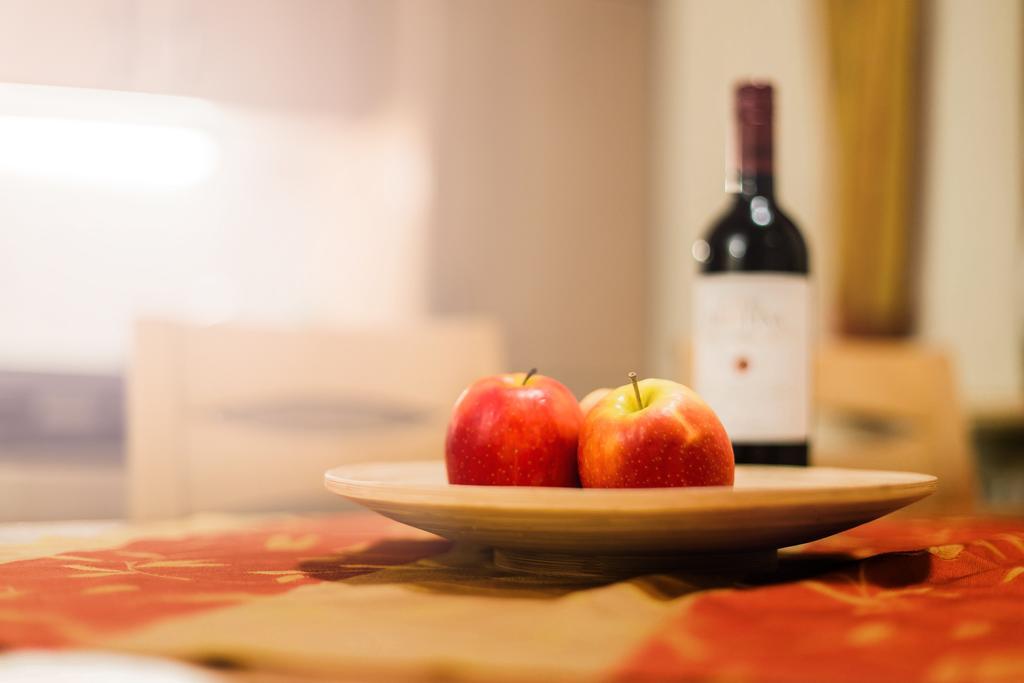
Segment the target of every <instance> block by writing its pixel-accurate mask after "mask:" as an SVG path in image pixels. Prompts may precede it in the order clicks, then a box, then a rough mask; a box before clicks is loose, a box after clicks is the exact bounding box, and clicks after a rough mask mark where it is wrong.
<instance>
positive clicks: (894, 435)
mask: <svg viewBox="0 0 1024 683" xmlns="http://www.w3.org/2000/svg"><path fill="white" fill-rule="evenodd" d="M680 354H681V355H680V358H681V361H682V363H681V366H680V367H682V368H684V369H685V372H684V376H686V377H689V367H690V365H689V364H690V352H689V345H686V347H685V348H683V349H682V350H681V352H680ZM814 412H815V415H814V421H813V424H814V433H813V434H812V437H811V459H812V462H813V464H815V465H823V466H832V467H856V468H865V469H891V470H908V471H917V472H926V473H929V474H934V475H936V476H938V477H939V489H938V491H937V492H936V493H935V494H934V495H932V496H930V497H929V498H927V499H925V500H924V501H921V502H920V503H916V504H915V505H914V506H913V508H912V509H911V511H912V512H943V513H962V512H969V511H970V510H972V509H973V508H974V507H975V505H976V501H977V496H978V491H977V488H976V466H975V463H974V456H973V451H972V449H971V447H970V441H969V437H968V428H967V420H966V416H965V413H964V410H963V406H962V404H961V402H960V397H959V393H958V391H957V387H956V381H955V378H954V374H953V367H952V363H951V362H950V360H949V357H948V356H947V354H945V353H944V352H943V351H941V350H938V349H935V348H930V347H928V346H925V345H922V344H918V343H914V342H890V341H832V342H829V343H825V344H823V345H822V346H821V347H820V348H819V349H818V354H817V358H816V361H815V406H814Z"/></svg>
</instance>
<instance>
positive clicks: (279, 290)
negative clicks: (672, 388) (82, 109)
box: [0, 0, 650, 394]
mask: <svg viewBox="0 0 1024 683" xmlns="http://www.w3.org/2000/svg"><path fill="white" fill-rule="evenodd" d="M649 19H650V6H649V5H648V4H647V3H644V2H593V1H591V0H560V1H559V2H555V3H552V2H547V1H545V0H529V1H525V2H524V1H522V0H492V1H489V2H475V1H466V0H404V1H402V0H336V1H334V0H332V1H331V2H322V1H314V0H268V1H267V2H259V3H252V2H246V1H244V0H224V1H223V2H216V3H208V2H203V1H202V0H82V1H81V2H75V3H71V4H70V5H69V4H68V3H67V2H62V1H61V0H41V1H38V2H36V1H29V0H8V1H7V2H0V82H3V81H13V82H21V83H30V84H44V85H50V86H52V85H58V86H74V87H84V88H102V89H112V90H115V91H123V90H127V91H134V92H135V93H150V92H155V93H162V94H171V95H178V96H186V97H188V98H195V99H194V100H189V101H190V102H198V103H200V104H204V103H205V104H208V105H210V106H209V107H206V108H203V111H204V112H206V113H205V114H203V115H202V116H198V117H192V118H189V119H188V120H185V121H181V122H180V123H183V124H185V125H189V126H193V127H197V128H199V129H202V130H203V131H204V132H205V133H206V134H208V135H210V136H211V137H212V139H214V140H215V142H216V143H217V144H218V145H219V151H220V164H219V166H218V167H217V169H216V170H215V172H214V174H213V175H212V176H211V178H210V179H209V180H208V181H207V182H205V183H204V184H202V185H200V186H195V187H191V188H188V189H186V190H182V191H175V192H172V193H148V194H146V193H142V194H140V193H137V192H126V191H123V190H121V189H119V188H104V189H103V190H102V191H100V192H95V191H89V192H83V191H79V188H68V187H66V186H62V185H60V184H59V183H54V182H50V181H45V180H44V181H37V180H25V179H23V178H12V177H7V176H4V175H3V173H2V170H0V182H3V183H4V184H5V186H6V187H8V188H17V191H16V192H9V193H4V195H3V196H2V197H0V206H2V207H3V208H5V209H6V216H7V217H8V218H7V219H5V221H4V222H3V224H0V243H5V244H6V245H7V246H8V249H7V253H8V254H13V255H14V257H15V258H16V262H17V264H21V265H20V266H18V267H12V268H9V269H8V281H7V283H8V284H11V282H12V280H11V279H10V278H12V277H14V278H15V280H16V282H14V284H16V285H17V289H18V290H20V291H18V292H17V293H15V289H16V288H14V287H7V288H6V290H0V317H2V319H4V320H5V323H6V324H8V325H9V326H13V327H14V328H15V329H17V330H20V332H19V333H18V334H15V335H8V336H7V337H5V338H4V339H2V340H0V365H3V364H6V365H8V366H11V365H17V366H21V367H24V366H31V367H44V368H45V367H53V366H62V367H79V368H80V367H112V366H116V365H118V364H119V362H120V359H121V358H122V356H123V348H124V344H125V337H126V334H127V329H128V325H127V323H128V321H129V320H130V319H131V317H132V316H133V315H134V314H135V313H137V312H144V311H150V312H152V311H153V310H154V309H156V310H158V311H161V312H171V313H175V314H180V315H191V316H196V315H197V316H199V317H201V318H204V319H209V318H214V319H219V318H236V317H241V318H244V319H254V318H255V319H270V320H274V321H309V320H312V321H317V322H324V321H326V322H333V323H338V324H342V325H344V324H363V323H366V322H371V323H381V322H383V323H390V322H395V321H401V320H408V319H415V318H417V317H422V316H424V315H429V314H433V313H478V314H487V315H493V316H496V317H497V318H498V319H499V320H500V321H501V322H502V323H503V325H504V328H505V330H506V333H507V336H508V340H509V353H510V361H511V365H512V367H515V368H529V367H531V366H539V367H540V368H541V371H542V372H546V373H549V374H552V375H555V376H558V377H560V378H563V379H564V380H565V381H566V382H567V383H568V384H569V385H570V386H571V387H572V388H573V389H574V390H576V391H577V392H579V393H581V394H582V393H585V392H586V391H588V390H589V389H590V388H592V387H593V386H595V385H598V384H610V383H618V382H621V381H622V380H623V378H624V377H625V373H626V372H627V371H628V370H630V369H633V368H636V369H640V370H642V369H643V368H642V364H643V351H644V339H645V337H644V334H645V330H646V327H647V305H646V302H647V291H648V280H647V278H646V277H645V272H646V263H647V259H648V246H647V245H648V221H647V199H648V195H647V187H648V177H649V165H648V146H647V140H648V133H649V130H648V114H649V109H648V101H649V87H650V83H649V73H648V62H649V56H650V55H649V52H648V38H649V27H648V24H649ZM105 92H107V91H87V92H86V94H85V95H82V97H85V98H86V99H89V98H90V97H91V98H93V99H95V100H98V101H102V100H104V99H106V98H107V97H108V95H105V94H104V93H105ZM89 93H92V95H90V94H89ZM58 95H60V93H58ZM115 95H116V93H115ZM9 99H10V98H7V99H5V96H4V91H3V90H2V87H0V117H2V116H3V115H4V114H5V113H9V111H10V107H7V104H8V103H9V102H8V100H9ZM78 99H81V97H79V98H78ZM74 100H75V97H71V98H70V100H68V101H65V100H62V99H61V98H60V96H58V97H57V99H56V105H55V106H54V107H53V108H51V109H50V110H47V111H44V112H43V115H49V116H54V115H63V116H72V117H75V116H78V115H79V111H78V109H77V105H76V104H75V102H74ZM120 101H121V102H122V103H123V104H124V106H121V105H118V106H117V109H118V110H119V111H120V112H121V114H120V116H121V117H122V118H127V119H128V120H129V121H131V120H132V116H131V112H132V111H133V108H134V107H136V105H138V108H139V109H141V110H147V109H153V106H150V105H154V102H156V103H157V104H159V102H161V101H163V100H159V101H157V100H150V99H147V96H145V95H139V94H135V95H133V96H131V97H128V96H124V97H121V98H120ZM140 103H141V104H140ZM90 106H91V105H90ZM154 106H155V105H154ZM108 108H109V107H108ZM156 108H157V109H159V108H160V107H159V106H156ZM54 112H58V113H56V114H55V113H54ZM161 117H162V118H161ZM166 118H167V116H166V115H165V114H160V116H158V119H159V120H160V121H164V120H165V119H166ZM172 118H173V117H172ZM148 121H149V119H146V118H145V117H143V121H142V122H144V123H145V122H148ZM0 123H2V122H0ZM72 195H73V200H72V199H69V198H71V197H72ZM54 198H57V200H56V201H52V200H53V199H54ZM11 216H14V219H13V220H12V219H11V218H10V217H11ZM43 235H45V236H46V237H45V239H44V238H43V237H41V236H43ZM109 245H117V247H118V248H117V249H116V250H111V249H109V248H107V247H108V246H109ZM47 263H48V264H50V265H51V266H52V270H50V271H49V274H46V273H47V271H46V270H45V269H44V268H43V267H42V264H47ZM0 282H3V281H2V280H0ZM4 291H6V292H9V293H10V294H9V295H8V296H5V295H4ZM97 311H102V315H97ZM70 330H73V334H68V332H69V331H70Z"/></svg>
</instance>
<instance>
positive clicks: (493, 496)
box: [324, 460, 938, 513]
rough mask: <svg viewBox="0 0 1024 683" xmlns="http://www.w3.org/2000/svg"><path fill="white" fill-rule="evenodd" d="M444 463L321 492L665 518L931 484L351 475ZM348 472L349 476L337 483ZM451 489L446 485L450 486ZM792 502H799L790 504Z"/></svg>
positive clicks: (933, 482)
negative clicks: (599, 484) (485, 482)
mask: <svg viewBox="0 0 1024 683" xmlns="http://www.w3.org/2000/svg"><path fill="white" fill-rule="evenodd" d="M443 465H444V461H443V460H406V461H370V462H354V463H346V464H344V465H339V466H337V467H333V468H331V469H329V470H327V471H326V472H325V473H324V486H325V488H326V489H327V490H328V491H330V492H331V493H334V494H337V495H340V496H342V497H345V498H348V499H350V500H354V501H357V502H361V501H367V502H371V501H372V502H376V503H386V502H389V501H393V502H396V503H397V502H400V503H401V504H402V505H413V506H429V507H431V508H437V509H441V508H448V509H454V508H459V509H480V510H487V509H490V510H497V509H502V510H528V509H529V510H537V509H548V510H552V511H554V510H557V511H559V512H569V511H581V512H582V511H589V512H592V511H595V510H601V511H605V512H613V511H616V510H622V511H628V512H630V513H642V512H645V511H648V512H665V511H667V510H690V511H697V510H700V509H710V510H722V511H726V510H729V509H747V508H750V507H755V506H765V505H767V506H772V507H774V506H775V505H778V504H783V501H780V500H779V497H780V496H784V497H786V498H788V500H786V501H785V502H784V504H786V505H794V504H796V505H800V504H806V505H820V504H821V503H823V502H826V503H830V504H838V503H843V502H869V501H878V502H879V503H881V502H884V501H892V500H910V501H911V502H912V501H914V500H919V499H921V498H924V497H926V496H928V495H930V494H931V493H933V492H934V491H935V489H936V488H937V487H938V477H936V476H935V475H931V474H924V473H920V472H907V471H902V470H875V469H854V468H844V467H816V466H811V467H810V468H804V467H798V466H786V465H737V467H741V468H744V469H749V468H778V467H783V468H786V469H788V470H792V471H805V470H808V469H813V470H816V471H819V472H820V471H823V470H827V471H831V472H856V473H859V474H861V475H868V476H885V477H893V476H897V478H901V479H902V481H891V480H890V481H889V482H885V483H878V484H870V483H861V484H853V485H824V486H819V487H813V486H789V487H785V486H779V487H761V488H758V487H753V488H742V489H735V488H733V487H731V486H702V487H660V488H644V489H638V488H633V489H607V488H602V489H597V488H592V489H586V488H569V487H543V486H478V485H461V484H460V485H457V486H458V488H457V489H456V491H457V495H451V493H452V492H453V491H452V490H450V489H446V488H445V487H442V486H439V485H438V484H425V483H415V482H404V483H403V482H390V481H380V480H371V479H354V478H352V476H351V474H352V470H356V469H358V468H380V467H385V468H388V469H396V468H401V467H403V466H405V467H408V466H418V467H421V468H422V467H429V466H434V467H442V466H443ZM343 471H347V472H349V473H350V476H343V474H342V472H343ZM449 486H452V485H449ZM793 498H798V499H799V500H793Z"/></svg>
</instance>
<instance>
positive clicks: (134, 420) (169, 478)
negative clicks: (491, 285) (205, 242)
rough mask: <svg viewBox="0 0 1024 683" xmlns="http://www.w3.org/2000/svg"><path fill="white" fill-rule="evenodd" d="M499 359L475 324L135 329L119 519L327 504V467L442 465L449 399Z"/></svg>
mask: <svg viewBox="0 0 1024 683" xmlns="http://www.w3.org/2000/svg"><path fill="white" fill-rule="evenodd" d="M502 362H503V360H502V349H501V342H500V335H499V332H498V329H497V326H496V325H495V324H493V323H491V322H489V321H482V320H452V321H438V322H431V323H429V324H424V325H419V326H416V327H412V328H408V329H378V330H329V329H295V328H289V329H266V328H258V327H245V326H241V325H216V326H197V325H188V324H181V323H176V322H168V321H159V320H144V321H141V322H139V323H138V324H137V326H136V334H135V339H134V344H133V355H132V362H131V366H130V368H129V383H128V394H129V396H128V432H129V438H128V444H129V447H128V457H129V462H128V473H129V476H128V482H129V485H128V493H129V510H130V513H131V515H132V516H133V517H136V518H160V517H172V516H176V515H182V514H187V513H191V512H196V511H259V510H310V509H329V508H330V507H331V506H336V505H337V499H336V498H335V497H333V496H330V495H329V494H327V493H326V492H325V491H324V489H323V486H322V479H323V472H324V470H326V469H329V468H330V467H332V466H335V465H338V464H341V463H345V462H353V461H361V460H377V459H380V460H383V459H392V460H404V459H418V458H439V457H443V443H444V433H445V425H446V423H447V421H448V418H449V415H450V411H451V406H452V403H453V402H454V400H455V398H456V397H457V396H458V395H459V392H460V391H461V390H462V389H463V388H464V387H465V386H466V385H467V384H469V383H470V382H472V381H473V380H474V379H476V378H477V377H479V376H482V375H487V374H493V373H495V372H498V371H500V369H501V366H502Z"/></svg>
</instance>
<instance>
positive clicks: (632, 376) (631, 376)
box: [629, 372, 644, 410]
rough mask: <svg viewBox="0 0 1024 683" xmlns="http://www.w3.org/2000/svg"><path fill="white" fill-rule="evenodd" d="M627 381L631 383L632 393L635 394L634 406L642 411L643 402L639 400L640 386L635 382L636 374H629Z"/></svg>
mask: <svg viewBox="0 0 1024 683" xmlns="http://www.w3.org/2000/svg"><path fill="white" fill-rule="evenodd" d="M629 381H630V382H632V383H633V391H634V392H635V393H636V404H637V405H638V406H640V410H643V409H644V400H643V399H642V398H640V385H639V384H637V382H636V373H635V372H631V373H629Z"/></svg>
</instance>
